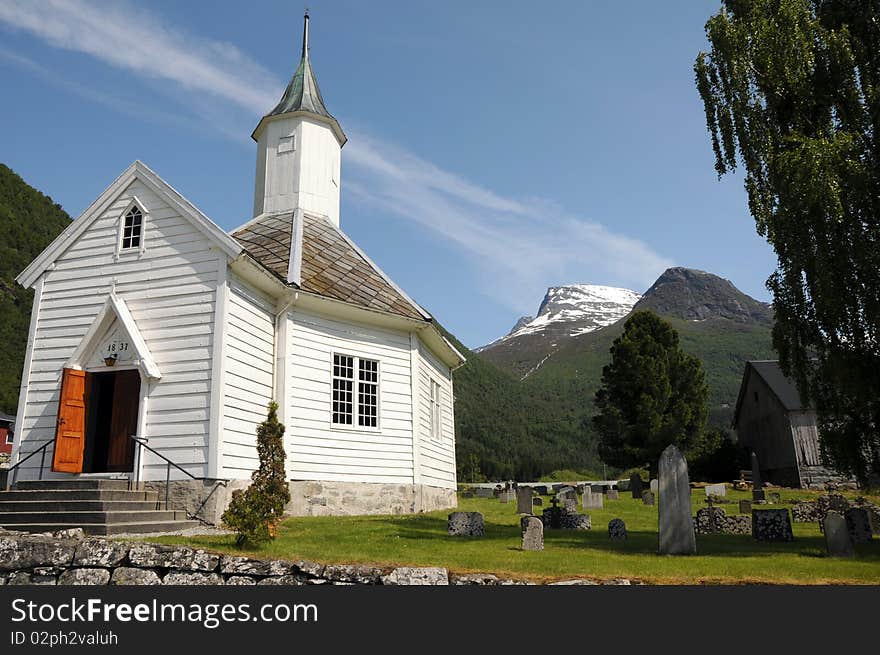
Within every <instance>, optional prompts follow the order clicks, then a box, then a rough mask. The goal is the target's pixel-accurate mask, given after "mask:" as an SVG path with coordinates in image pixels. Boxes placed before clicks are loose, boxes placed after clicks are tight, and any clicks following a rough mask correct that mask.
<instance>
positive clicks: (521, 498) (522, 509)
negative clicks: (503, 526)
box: [516, 487, 534, 514]
mask: <svg viewBox="0 0 880 655" xmlns="http://www.w3.org/2000/svg"><path fill="white" fill-rule="evenodd" d="M533 498H534V495H533V494H532V488H531V487H519V488H517V490H516V513H517V514H532V512H533V511H534V507H533V505H532V500H533Z"/></svg>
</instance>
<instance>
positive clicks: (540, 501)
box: [532, 498, 544, 507]
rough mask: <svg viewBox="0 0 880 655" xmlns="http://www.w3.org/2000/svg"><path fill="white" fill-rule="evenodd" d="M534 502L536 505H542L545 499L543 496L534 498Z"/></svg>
mask: <svg viewBox="0 0 880 655" xmlns="http://www.w3.org/2000/svg"><path fill="white" fill-rule="evenodd" d="M532 504H533V505H535V506H536V507H541V505H543V504H544V499H543V498H532Z"/></svg>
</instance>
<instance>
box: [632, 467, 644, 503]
mask: <svg viewBox="0 0 880 655" xmlns="http://www.w3.org/2000/svg"><path fill="white" fill-rule="evenodd" d="M629 490H630V492H632V497H633V498H634V499H635V500H639V499H641V497H642V491H643V490H644V487H643V486H642V477H641V476H640V475H639V474H638V473H633V474H632V475H631V476H629Z"/></svg>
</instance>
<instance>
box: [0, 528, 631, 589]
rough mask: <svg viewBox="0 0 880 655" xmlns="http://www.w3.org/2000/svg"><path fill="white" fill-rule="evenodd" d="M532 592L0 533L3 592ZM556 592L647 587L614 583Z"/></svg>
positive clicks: (428, 576)
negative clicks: (67, 588)
mask: <svg viewBox="0 0 880 655" xmlns="http://www.w3.org/2000/svg"><path fill="white" fill-rule="evenodd" d="M4 584H8V585H320V584H329V585H358V584H360V585H480V586H486V585H529V584H535V583H533V582H527V581H523V580H511V579H505V578H499V577H497V576H495V575H492V574H489V573H466V574H456V573H450V572H449V571H448V570H447V569H445V568H439V567H408V566H403V567H396V568H395V567H380V566H369V565H362V564H318V563H316V562H309V561H305V560H300V561H296V562H288V561H283V560H258V559H250V558H247V557H238V556H235V555H221V554H218V553H212V552H208V551H204V550H197V549H193V548H189V547H186V546H168V545H162V544H151V543H143V542H134V543H129V542H124V541H114V540H109V539H104V538H101V537H88V538H87V537H85V535H84V534H83V532H82V530H79V529H76V530H61V531H59V532H53V533H44V534H30V533H25V532H12V531H7V530H3V529H2V528H0V585H4ZM549 584H613V585H620V584H623V585H629V584H640V583H639V582H638V581H630V580H628V579H621V578H615V579H612V580H605V581H594V580H583V579H578V580H566V581H561V582H551V583H549Z"/></svg>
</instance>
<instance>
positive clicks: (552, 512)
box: [544, 496, 562, 530]
mask: <svg viewBox="0 0 880 655" xmlns="http://www.w3.org/2000/svg"><path fill="white" fill-rule="evenodd" d="M550 503H551V504H552V505H553V506H552V507H548V508H547V509H545V510H544V516H545V517H549V518H550V527H551V528H552V529H553V530H559V529H560V528H561V527H562V508H561V507H560V506H559V501H558V500H556V497H555V496H554V497H553V500H551V501H550ZM545 523H546V521H545Z"/></svg>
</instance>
